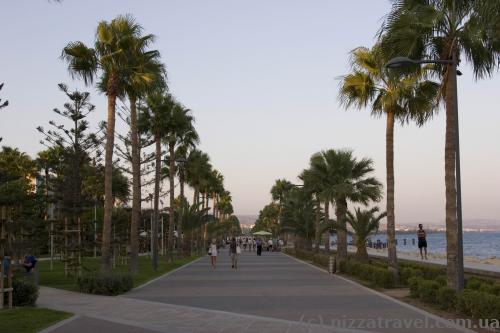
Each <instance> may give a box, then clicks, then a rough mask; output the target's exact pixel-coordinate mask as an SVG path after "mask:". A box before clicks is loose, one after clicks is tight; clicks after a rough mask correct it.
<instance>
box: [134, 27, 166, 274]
mask: <svg viewBox="0 0 500 333" xmlns="http://www.w3.org/2000/svg"><path fill="white" fill-rule="evenodd" d="M153 41H154V36H153V35H145V36H139V37H138V38H136V39H135V40H134V44H133V45H134V47H133V48H131V50H129V54H130V62H131V63H133V65H134V66H135V67H136V68H138V70H137V72H135V73H133V74H134V75H133V76H132V77H131V78H130V80H128V81H127V82H126V84H125V91H126V93H127V96H128V98H129V102H130V136H131V137H130V144H131V150H132V151H131V155H132V218H131V222H130V270H131V272H132V273H133V274H135V273H137V270H138V259H139V222H140V219H141V158H140V148H139V131H138V123H137V121H138V119H137V116H138V114H137V99H138V98H141V97H142V96H144V95H145V94H146V93H148V92H149V91H152V90H155V89H165V79H164V75H163V73H164V72H165V68H164V65H163V64H162V63H161V62H160V53H159V52H158V51H157V50H147V47H148V46H149V45H150V44H151V43H152V42H153Z"/></svg>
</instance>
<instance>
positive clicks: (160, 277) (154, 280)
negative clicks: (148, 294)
mask: <svg viewBox="0 0 500 333" xmlns="http://www.w3.org/2000/svg"><path fill="white" fill-rule="evenodd" d="M204 257H205V256H201V257H199V258H198V259H194V260H192V261H190V262H188V263H186V264H184V265H182V266H179V267H177V268H176V269H173V270H171V271H168V272H166V273H165V274H162V275H160V276H158V277H156V278H154V279H152V280H149V281H147V282H144V283H143V284H141V285H139V286H137V287H135V288H133V289H132V290H130V291H128V292H127V293H125V294H122V295H126V294H128V293H129V292H131V291H135V290H138V289H141V288H143V287H145V286H148V285H150V284H151V283H153V282H156V281H157V280H160V279H162V278H164V277H165V276H168V275H170V274H173V273H175V272H177V271H178V270H180V269H182V268H185V267H187V266H189V265H191V264H194V263H195V262H198V261H200V260H201V259H203V258H204ZM118 296H121V295H118Z"/></svg>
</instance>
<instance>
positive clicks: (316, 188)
mask: <svg viewBox="0 0 500 333" xmlns="http://www.w3.org/2000/svg"><path fill="white" fill-rule="evenodd" d="M299 178H300V179H301V180H302V181H303V182H304V190H306V191H308V192H310V193H311V194H313V195H314V200H315V201H316V208H315V211H316V219H315V225H314V231H315V234H314V251H315V252H319V245H320V242H321V220H322V214H321V202H322V200H323V199H324V198H323V197H322V194H323V193H324V192H323V191H324V186H325V184H326V182H325V181H324V179H322V174H320V173H316V172H315V170H314V169H312V168H311V169H306V170H304V171H302V173H301V174H300V176H299ZM326 222H328V221H326Z"/></svg>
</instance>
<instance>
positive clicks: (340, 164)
mask: <svg viewBox="0 0 500 333" xmlns="http://www.w3.org/2000/svg"><path fill="white" fill-rule="evenodd" d="M312 158H314V159H316V160H315V161H314V163H318V164H323V167H322V168H324V169H326V170H327V174H328V180H327V186H328V187H329V189H330V190H331V193H332V195H333V198H334V201H335V215H336V218H337V224H338V226H339V227H338V228H337V264H340V263H341V262H342V261H345V260H346V259H347V234H346V231H345V230H346V228H345V217H346V213H347V203H348V202H352V203H360V204H363V205H366V204H368V203H369V202H370V201H379V200H380V199H381V198H382V193H381V192H382V184H380V182H379V181H378V180H377V179H376V178H374V177H370V176H369V174H370V173H372V172H373V170H374V169H373V161H372V160H371V159H369V158H363V159H361V160H358V159H357V158H356V157H354V156H353V154H352V151H350V150H334V149H329V150H326V151H322V152H320V153H317V154H316V155H315V156H313V157H312Z"/></svg>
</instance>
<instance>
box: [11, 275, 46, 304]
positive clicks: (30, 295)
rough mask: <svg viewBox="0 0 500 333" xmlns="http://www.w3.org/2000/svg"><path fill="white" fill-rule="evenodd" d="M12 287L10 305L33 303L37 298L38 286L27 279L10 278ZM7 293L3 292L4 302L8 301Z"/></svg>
mask: <svg viewBox="0 0 500 333" xmlns="http://www.w3.org/2000/svg"><path fill="white" fill-rule="evenodd" d="M12 288H13V291H12V305H14V306H26V305H34V304H35V302H36V300H37V299H38V287H37V286H36V285H35V284H34V283H32V282H30V281H28V280H24V279H19V280H18V279H15V280H12ZM8 295H9V294H8V293H4V304H7V302H8V301H9V298H8Z"/></svg>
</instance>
